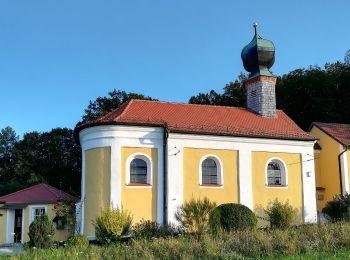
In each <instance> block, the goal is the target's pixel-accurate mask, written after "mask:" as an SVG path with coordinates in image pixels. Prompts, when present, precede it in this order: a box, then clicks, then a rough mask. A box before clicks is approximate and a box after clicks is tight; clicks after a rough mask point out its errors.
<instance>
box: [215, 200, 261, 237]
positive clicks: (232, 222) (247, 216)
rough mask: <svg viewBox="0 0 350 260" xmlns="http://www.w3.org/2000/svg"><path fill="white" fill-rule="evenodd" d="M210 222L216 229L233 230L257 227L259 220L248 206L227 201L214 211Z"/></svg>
mask: <svg viewBox="0 0 350 260" xmlns="http://www.w3.org/2000/svg"><path fill="white" fill-rule="evenodd" d="M209 223H210V227H211V229H212V230H214V231H215V230H218V229H223V230H225V231H233V230H252V229H255V228H256V226H257V223H258V221H257V219H256V216H255V214H254V213H253V212H252V211H251V210H250V209H249V208H248V207H246V206H244V205H242V204H235V203H227V204H222V205H220V206H218V207H216V208H215V209H214V210H213V211H212V213H211V214H210V219H209Z"/></svg>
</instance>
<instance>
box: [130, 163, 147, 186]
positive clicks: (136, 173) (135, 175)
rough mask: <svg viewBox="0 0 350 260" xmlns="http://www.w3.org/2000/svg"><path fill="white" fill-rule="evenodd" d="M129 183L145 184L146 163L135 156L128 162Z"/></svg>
mask: <svg viewBox="0 0 350 260" xmlns="http://www.w3.org/2000/svg"><path fill="white" fill-rule="evenodd" d="M130 183H140V184H147V163H146V162H145V161H144V160H142V159H139V158H136V159H134V160H132V161H131V163H130Z"/></svg>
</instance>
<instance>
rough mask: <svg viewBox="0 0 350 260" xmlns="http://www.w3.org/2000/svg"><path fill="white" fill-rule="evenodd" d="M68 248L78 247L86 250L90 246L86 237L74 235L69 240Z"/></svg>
mask: <svg viewBox="0 0 350 260" xmlns="http://www.w3.org/2000/svg"><path fill="white" fill-rule="evenodd" d="M67 245H68V247H78V248H81V249H85V248H87V247H88V246H89V240H88V239H87V237H86V236H81V235H72V236H70V237H69V238H68V239H67Z"/></svg>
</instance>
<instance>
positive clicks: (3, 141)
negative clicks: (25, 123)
mask: <svg viewBox="0 0 350 260" xmlns="http://www.w3.org/2000/svg"><path fill="white" fill-rule="evenodd" d="M17 142H18V136H17V135H16V132H15V130H13V129H12V128H11V127H9V126H8V127H5V128H4V129H1V131H0V183H7V182H8V181H10V180H11V179H12V178H13V149H14V146H15V145H16V143H17Z"/></svg>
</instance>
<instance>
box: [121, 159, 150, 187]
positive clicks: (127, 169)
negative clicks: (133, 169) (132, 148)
mask: <svg viewBox="0 0 350 260" xmlns="http://www.w3.org/2000/svg"><path fill="white" fill-rule="evenodd" d="M134 159H141V160H144V161H145V162H146V165H147V184H146V185H130V164H131V162H132V161H133V160H134ZM125 163H126V167H125V185H126V186H127V187H128V188H152V186H153V162H152V158H151V157H150V156H149V155H147V154H145V153H133V154H131V155H130V156H129V157H128V158H127V159H126V162H125Z"/></svg>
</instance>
